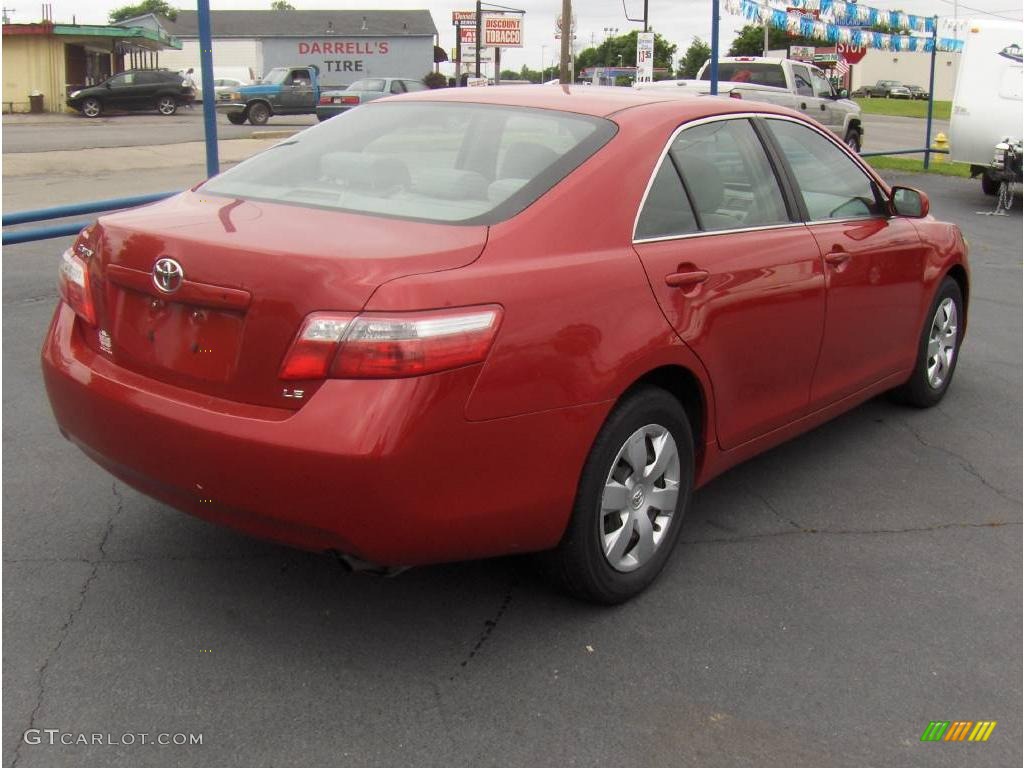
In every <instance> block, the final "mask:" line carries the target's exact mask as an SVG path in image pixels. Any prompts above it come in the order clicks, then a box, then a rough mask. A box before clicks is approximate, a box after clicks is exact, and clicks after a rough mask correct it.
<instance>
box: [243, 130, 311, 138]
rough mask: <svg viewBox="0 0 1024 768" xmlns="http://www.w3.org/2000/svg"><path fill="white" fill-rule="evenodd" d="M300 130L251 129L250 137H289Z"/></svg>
mask: <svg viewBox="0 0 1024 768" xmlns="http://www.w3.org/2000/svg"><path fill="white" fill-rule="evenodd" d="M297 133H300V131H253V133H252V135H251V136H249V138H250V139H289V138H291V137H292V136H294V135H295V134H297Z"/></svg>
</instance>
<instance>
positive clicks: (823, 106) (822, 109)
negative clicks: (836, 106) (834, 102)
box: [821, 104, 825, 112]
mask: <svg viewBox="0 0 1024 768" xmlns="http://www.w3.org/2000/svg"><path fill="white" fill-rule="evenodd" d="M821 111H822V112H824V111H825V105H824V104H822V105H821Z"/></svg>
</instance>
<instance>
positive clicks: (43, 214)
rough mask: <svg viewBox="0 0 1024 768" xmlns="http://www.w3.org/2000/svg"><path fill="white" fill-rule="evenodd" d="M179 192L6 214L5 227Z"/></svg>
mask: <svg viewBox="0 0 1024 768" xmlns="http://www.w3.org/2000/svg"><path fill="white" fill-rule="evenodd" d="M176 194H178V193H177V192H158V193H156V194H153V195H138V196H137V197H115V198H113V199H110V200H97V201H95V202H92V203H77V204H75V205H58V206H54V207H53V208H39V209H38V210H34V211H18V212H16V213H5V214H4V215H3V225H4V226H5V227H8V226H10V225H12V224H27V223H29V222H30V221H47V220H49V219H63V218H66V217H68V216H79V215H82V214H86V213H99V212H101V211H116V210H118V209H121V208H134V207H135V206H136V205H146V204H147V203H155V202H157V201H158V200H163V199H164V198H168V197H171V196H172V195H176Z"/></svg>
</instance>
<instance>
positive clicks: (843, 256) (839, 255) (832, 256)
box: [825, 251, 850, 267]
mask: <svg viewBox="0 0 1024 768" xmlns="http://www.w3.org/2000/svg"><path fill="white" fill-rule="evenodd" d="M849 260H850V254H848V253H847V252H846V251H832V253H826V254H825V263H826V264H830V265H831V266H833V267H839V266H842V265H843V264H845V263H846V262H848V261H849Z"/></svg>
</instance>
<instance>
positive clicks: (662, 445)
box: [545, 387, 694, 604]
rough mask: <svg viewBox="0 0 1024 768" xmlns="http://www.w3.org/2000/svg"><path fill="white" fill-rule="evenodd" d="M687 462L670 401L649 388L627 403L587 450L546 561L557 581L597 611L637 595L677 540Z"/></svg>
mask: <svg viewBox="0 0 1024 768" xmlns="http://www.w3.org/2000/svg"><path fill="white" fill-rule="evenodd" d="M693 455H694V451H693V434H692V432H691V430H690V424H689V422H688V421H687V418H686V414H685V413H684V411H683V409H682V407H681V406H680V405H679V402H678V401H677V400H676V399H675V398H674V397H673V396H672V395H670V394H669V393H668V392H666V391H665V390H663V389H658V388H654V387H650V388H644V389H640V390H637V391H635V392H633V393H632V394H630V395H628V396H626V398H625V399H623V400H622V401H621V402H620V403H619V404H618V405H617V406H616V407H615V409H614V410H613V411H612V413H611V415H610V416H609V417H608V420H607V421H606V422H605V425H604V426H603V427H602V428H601V431H600V432H599V433H598V435H597V439H596V440H595V441H594V445H593V447H592V448H591V449H590V454H589V456H588V457H587V461H586V463H585V464H584V467H583V473H582V475H581V476H580V482H579V486H578V488H577V492H576V502H575V504H574V506H573V513H572V517H571V519H570V521H569V525H568V528H567V529H566V532H565V535H564V537H563V538H562V541H561V543H560V544H559V545H558V548H557V549H556V550H554V551H553V552H550V553H546V555H545V556H546V557H547V559H548V564H549V565H550V572H551V575H552V576H553V577H554V578H555V580H556V581H557V582H559V583H560V585H561V586H563V587H564V588H565V589H566V590H568V591H569V592H570V593H572V594H573V595H575V596H576V597H579V598H582V599H584V600H590V601H593V602H597V603H605V604H615V603H621V602H623V601H625V600H628V599H629V598H631V597H633V596H634V595H636V594H638V593H640V592H641V591H643V590H644V589H645V588H646V587H647V586H648V585H649V584H650V583H651V582H652V581H654V579H655V578H656V577H657V576H658V574H659V573H660V572H661V569H662V568H663V567H664V565H665V562H666V561H667V560H668V557H669V555H670V554H671V553H672V549H673V547H674V546H675V544H676V541H677V540H678V539H679V533H680V530H681V528H682V518H683V514H684V512H685V511H686V507H687V504H688V502H689V499H690V491H691V489H692V487H693Z"/></svg>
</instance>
